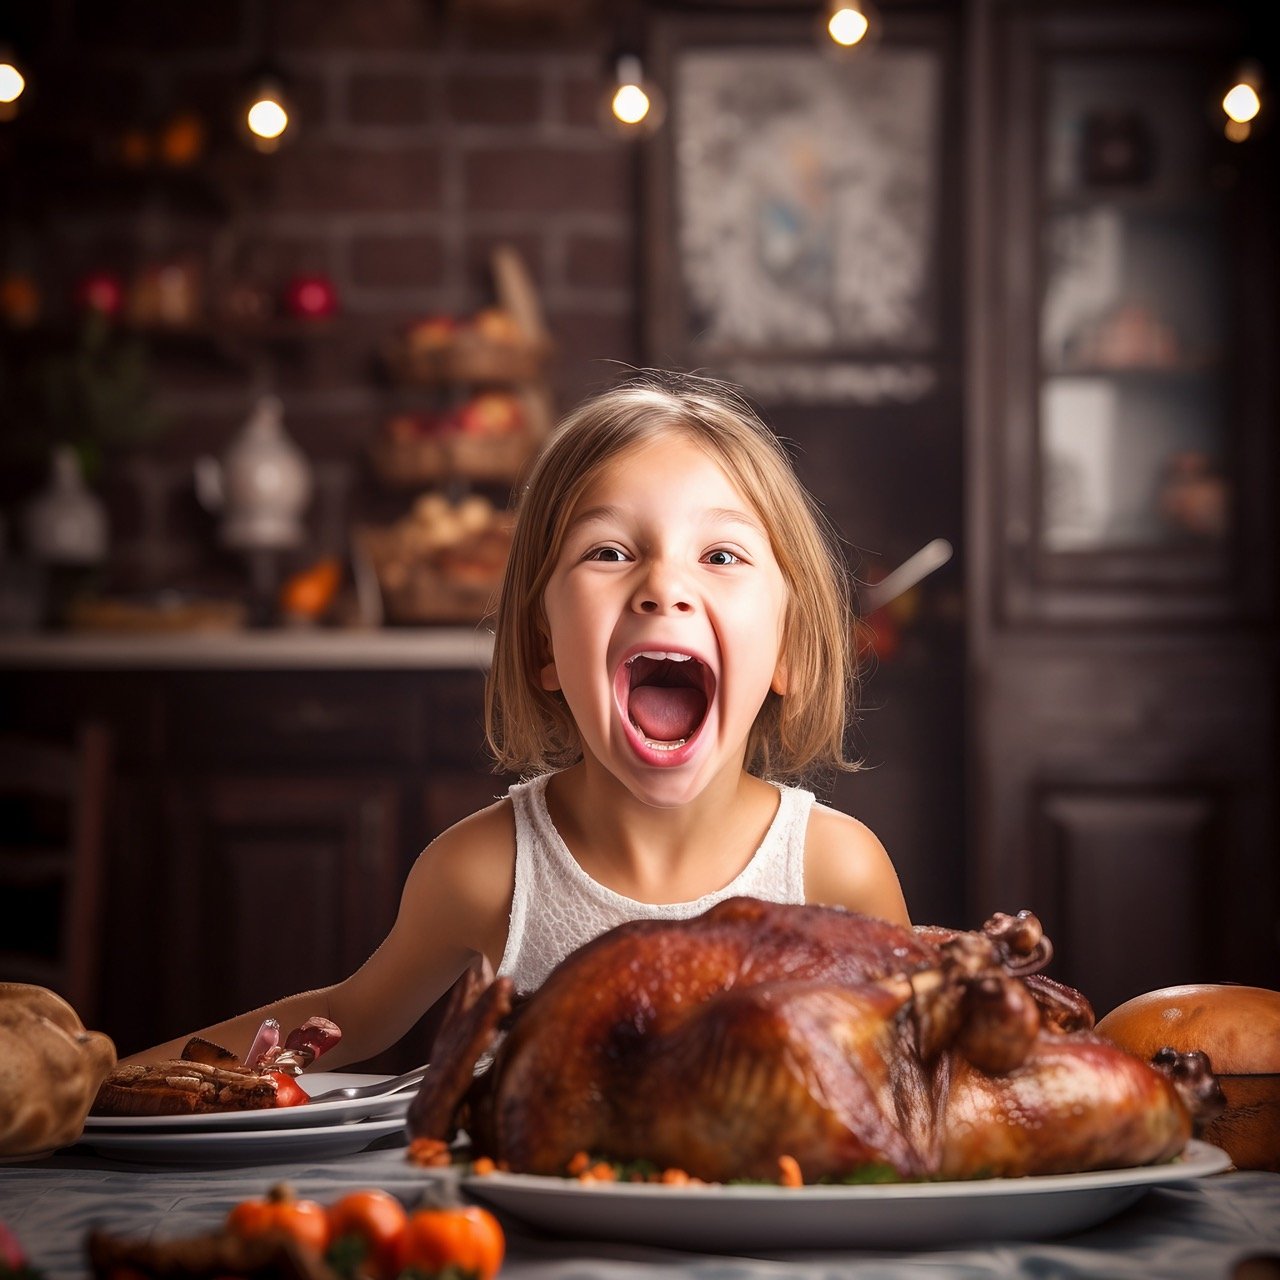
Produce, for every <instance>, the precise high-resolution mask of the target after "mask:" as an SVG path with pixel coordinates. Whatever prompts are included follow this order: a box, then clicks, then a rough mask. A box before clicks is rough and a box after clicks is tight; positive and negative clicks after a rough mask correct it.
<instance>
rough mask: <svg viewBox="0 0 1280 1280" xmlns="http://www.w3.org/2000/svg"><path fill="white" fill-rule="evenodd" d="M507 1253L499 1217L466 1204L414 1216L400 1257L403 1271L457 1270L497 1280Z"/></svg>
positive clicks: (479, 1279) (481, 1279) (407, 1226)
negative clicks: (409, 1269) (450, 1268)
mask: <svg viewBox="0 0 1280 1280" xmlns="http://www.w3.org/2000/svg"><path fill="white" fill-rule="evenodd" d="M505 1252H506V1237H505V1236H504V1235H503V1233H502V1226H501V1224H500V1223H499V1222H498V1220H497V1218H495V1217H494V1216H493V1214H491V1213H490V1212H489V1211H488V1210H487V1209H481V1208H480V1207H479V1206H478V1205H465V1206H463V1207H460V1208H450V1209H419V1210H417V1211H416V1212H415V1213H411V1214H410V1215H409V1220H408V1221H407V1222H406V1223H405V1228H404V1232H403V1234H402V1235H401V1237H400V1248H399V1250H398V1251H397V1255H396V1257H397V1266H398V1267H399V1269H400V1270H402V1271H403V1270H404V1269H405V1268H406V1267H416V1268H418V1269H419V1270H422V1271H425V1272H427V1273H428V1274H430V1273H431V1272H433V1271H442V1270H443V1269H444V1268H445V1267H454V1268H456V1269H457V1270H459V1271H470V1272H473V1273H474V1274H475V1276H476V1277H477V1280H493V1277H494V1276H496V1275H497V1274H498V1268H499V1267H500V1266H502V1258H503V1255H504V1253H505Z"/></svg>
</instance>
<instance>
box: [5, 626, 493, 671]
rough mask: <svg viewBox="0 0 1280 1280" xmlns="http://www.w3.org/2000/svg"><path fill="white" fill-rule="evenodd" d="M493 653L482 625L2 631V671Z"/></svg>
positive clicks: (385, 665) (486, 656) (443, 658)
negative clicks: (141, 631) (134, 631)
mask: <svg viewBox="0 0 1280 1280" xmlns="http://www.w3.org/2000/svg"><path fill="white" fill-rule="evenodd" d="M492 652H493V636H492V635H491V633H489V632H488V631H487V630H485V629H484V628H482V627H480V626H471V627H421V628H404V629H401V628H385V629H382V630H368V631H356V630H351V631H343V630H336V629H328V628H315V629H301V628H299V629H291V628H279V629H273V630H260V631H257V630H254V631H226V632H221V631H219V632H213V631H204V632H199V631H190V632H171V633H159V632H156V633H147V634H132V633H131V634H122V633H116V632H50V633H40V634H32V635H7V636H0V669H23V668H29V669H47V668H63V669H67V668H71V669H81V670H88V669H102V668H112V669H133V670H148V669H167V670H175V669H187V670H218V669H224V670H269V669H290V670H299V669H316V668H334V669H344V670H361V669H363V670H376V669H379V668H382V669H397V668H398V669H412V670H424V669H426V670H478V669H482V668H484V667H486V666H488V664H489V660H490V657H491V655H492Z"/></svg>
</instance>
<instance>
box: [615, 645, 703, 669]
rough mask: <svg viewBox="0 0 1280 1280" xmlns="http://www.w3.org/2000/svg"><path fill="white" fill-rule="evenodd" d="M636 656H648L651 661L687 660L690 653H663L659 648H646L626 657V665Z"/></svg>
mask: <svg viewBox="0 0 1280 1280" xmlns="http://www.w3.org/2000/svg"><path fill="white" fill-rule="evenodd" d="M636 658H649V659H650V660H651V661H653V662H689V661H691V658H690V655H689V654H687V653H664V652H663V651H662V650H661V649H646V650H645V651H644V652H643V653H637V654H635V655H634V656H633V657H630V658H628V659H627V666H630V665H631V664H632V663H633V662H634V661H635V660H636Z"/></svg>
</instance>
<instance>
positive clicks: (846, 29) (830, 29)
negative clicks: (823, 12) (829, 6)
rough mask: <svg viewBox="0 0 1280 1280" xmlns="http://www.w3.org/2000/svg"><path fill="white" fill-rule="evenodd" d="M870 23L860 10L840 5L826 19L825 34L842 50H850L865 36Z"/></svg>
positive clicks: (851, 6)
mask: <svg viewBox="0 0 1280 1280" xmlns="http://www.w3.org/2000/svg"><path fill="white" fill-rule="evenodd" d="M870 27H871V23H870V22H869V21H868V20H867V15H866V14H865V13H863V12H862V10H861V9H858V8H855V7H854V6H853V5H841V6H840V7H839V8H838V9H833V10H832V12H831V16H830V17H829V18H828V19H827V34H828V35H829V36H830V37H831V38H832V39H833V40H834V41H835V42H836V44H838V45H840V46H841V47H842V48H845V49H851V48H852V47H853V46H854V45H855V44H857V43H858V42H859V41H860V40H861V39H863V37H864V36H865V35H866V34H867V31H868V30H869V29H870Z"/></svg>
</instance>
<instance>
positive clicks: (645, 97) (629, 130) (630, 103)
mask: <svg viewBox="0 0 1280 1280" xmlns="http://www.w3.org/2000/svg"><path fill="white" fill-rule="evenodd" d="M613 72H614V74H613V79H612V81H611V83H610V85H609V88H608V91H607V93H606V95H605V101H604V104H603V107H604V109H603V110H602V112H601V114H602V116H603V117H604V120H605V123H606V125H607V126H608V127H610V128H611V129H612V130H613V131H614V132H616V133H623V134H638V133H651V132H652V131H653V130H654V129H656V128H657V127H658V126H659V125H660V124H661V123H662V117H663V114H664V110H665V108H664V102H663V98H662V93H661V91H660V90H659V89H658V87H657V85H655V84H654V83H653V82H652V81H650V80H647V79H646V78H645V74H644V67H643V65H642V64H641V62H640V58H639V56H638V55H636V54H634V53H623V54H619V55H618V57H617V58H616V59H614V61H613Z"/></svg>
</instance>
